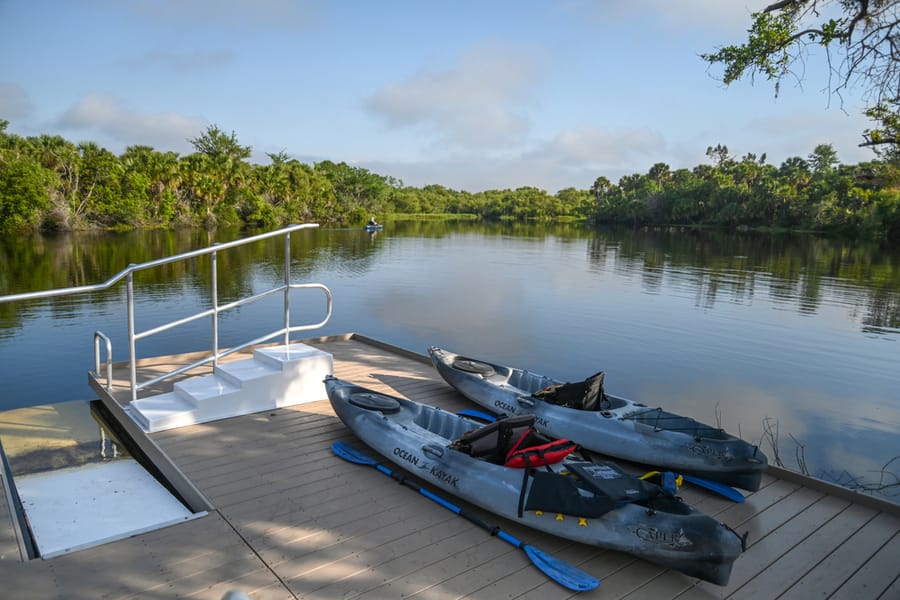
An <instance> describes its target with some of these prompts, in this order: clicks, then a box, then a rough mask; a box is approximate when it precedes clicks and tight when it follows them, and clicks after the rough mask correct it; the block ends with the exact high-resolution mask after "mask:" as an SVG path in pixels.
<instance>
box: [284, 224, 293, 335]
mask: <svg viewBox="0 0 900 600" xmlns="http://www.w3.org/2000/svg"><path fill="white" fill-rule="evenodd" d="M290 343H291V233H290V232H287V233H285V234H284V345H285V346H288V345H290Z"/></svg>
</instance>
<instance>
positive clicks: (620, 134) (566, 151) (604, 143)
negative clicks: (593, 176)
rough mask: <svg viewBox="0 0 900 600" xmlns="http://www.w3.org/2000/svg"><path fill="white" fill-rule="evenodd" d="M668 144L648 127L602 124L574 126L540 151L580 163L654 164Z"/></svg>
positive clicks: (603, 165) (624, 165) (566, 161)
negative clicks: (633, 127) (622, 127)
mask: <svg viewBox="0 0 900 600" xmlns="http://www.w3.org/2000/svg"><path fill="white" fill-rule="evenodd" d="M665 147H666V142H665V139H664V138H663V136H662V135H661V134H659V133H658V132H656V131H653V130H651V129H647V128H640V129H620V130H609V129H604V128H598V127H583V128H579V129H570V130H567V131H564V132H562V133H560V134H559V135H557V136H556V138H555V139H554V140H553V141H551V142H549V143H548V144H546V145H544V146H543V147H541V148H540V149H539V150H538V151H537V152H536V154H539V155H543V156H547V157H551V158H552V160H553V161H555V162H559V163H564V164H574V165H578V166H593V167H598V168H603V167H617V168H622V167H627V166H628V165H633V164H643V163H645V162H647V163H648V164H650V161H651V160H652V159H651V157H653V156H659V155H660V154H661V153H662V152H663V151H664V150H665Z"/></svg>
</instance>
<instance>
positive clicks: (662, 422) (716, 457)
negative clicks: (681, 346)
mask: <svg viewBox="0 0 900 600" xmlns="http://www.w3.org/2000/svg"><path fill="white" fill-rule="evenodd" d="M428 352H429V354H430V355H431V360H432V363H433V364H434V366H435V368H436V369H437V371H438V373H440V375H441V377H443V378H444V380H445V381H446V382H447V383H449V384H450V385H451V386H453V387H454V388H456V390H457V391H459V392H460V393H461V394H462V395H463V396H465V397H466V398H468V399H469V400H471V401H473V402H475V403H476V404H479V405H480V406H482V407H484V408H486V409H488V410H490V411H492V412H494V413H500V414H506V415H510V416H511V415H534V416H535V419H536V425H537V427H538V428H539V429H540V430H541V431H543V432H544V433H546V434H548V435H550V436H552V437H562V438H568V439H571V440H572V441H574V442H576V443H578V444H579V445H581V446H582V447H583V448H586V449H588V450H591V451H593V452H598V453H601V454H605V455H608V456H614V457H616V458H620V459H623V460H629V461H633V462H638V463H643V464H647V465H653V466H654V467H662V468H665V469H671V470H674V471H677V472H679V473H684V474H689V475H695V476H698V477H702V478H705V479H709V480H712V481H716V482H719V483H723V484H726V485H730V486H735V487H739V488H742V489H745V490H750V491H756V490H758V489H759V486H760V482H761V479H762V474H763V472H764V471H765V469H766V466H767V464H768V461H767V458H766V456H765V454H764V453H763V452H762V451H761V450H760V449H759V447H757V446H755V445H753V444H750V443H748V442H746V441H744V440H741V439H739V438H737V437H735V436H733V435H731V434H728V433H727V432H724V431H722V430H721V429H716V428H713V427H711V426H709V425H705V424H703V423H700V422H698V421H696V420H694V419H691V418H688V417H683V416H681V415H677V414H674V413H671V412H667V411H664V410H662V409H660V408H654V407H648V406H647V405H645V404H641V403H637V402H633V401H631V400H627V399H625V398H620V397H618V396H612V395H606V396H605V399H606V400H605V403H604V404H601V405H600V406H599V407H598V410H578V409H574V408H567V407H564V406H558V405H556V404H553V403H551V402H548V401H546V400H542V399H540V398H536V397H535V396H534V395H533V394H534V392H537V391H538V390H541V389H545V388H547V387H548V386H552V385H558V384H561V383H563V382H561V381H558V380H555V379H551V378H549V377H546V376H543V375H539V374H537V373H531V372H529V371H526V370H524V369H516V368H513V367H508V366H505V365H500V364H495V363H490V362H487V361H481V360H476V359H471V358H466V357H463V356H460V355H458V354H455V353H452V352H449V351H447V350H444V349H442V348H437V347H432V348H429V350H428Z"/></svg>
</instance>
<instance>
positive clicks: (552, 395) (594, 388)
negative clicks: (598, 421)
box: [532, 371, 609, 410]
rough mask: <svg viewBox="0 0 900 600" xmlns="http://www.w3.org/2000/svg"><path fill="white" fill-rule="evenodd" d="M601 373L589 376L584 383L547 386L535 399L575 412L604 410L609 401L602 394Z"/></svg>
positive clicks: (602, 375)
mask: <svg viewBox="0 0 900 600" xmlns="http://www.w3.org/2000/svg"><path fill="white" fill-rule="evenodd" d="M604 377H605V374H604V373H603V371H600V372H599V373H596V374H594V375H591V376H590V377H588V378H587V379H585V380H584V381H578V382H575V383H562V384H556V385H551V386H547V387H545V388H543V389H540V390H538V391H536V392H534V394H532V395H533V396H534V397H535V398H539V399H541V400H545V401H547V402H550V403H551V404H556V405H557V406H564V407H566V408H574V409H577V410H606V409H607V408H609V406H608V404H609V401H608V400H607V399H606V394H605V393H604V392H603V379H604Z"/></svg>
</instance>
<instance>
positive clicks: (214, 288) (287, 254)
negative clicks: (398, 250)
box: [0, 223, 333, 401]
mask: <svg viewBox="0 0 900 600" xmlns="http://www.w3.org/2000/svg"><path fill="white" fill-rule="evenodd" d="M314 227H318V224H316V223H304V224H302V225H291V226H290V227H285V228H283V229H278V230H276V231H270V232H268V233H263V234H259V235H254V236H251V237H248V238H244V239H241V240H234V241H231V242H225V243H219V244H214V245H212V246H209V247H207V248H202V249H200V250H192V251H190V252H184V253H182V254H176V255H174V256H169V257H166V258H161V259H158V260H152V261H148V262H144V263H141V264H138V265H134V264H132V265H128V267H127V268H125V269H123V270H122V271H120V272H119V273H116V274H115V275H113V276H112V277H111V278H109V279H108V280H106V281H105V282H103V283H98V284H95V285H82V286H77V287H69V288H60V289H55V290H44V291H40V292H27V293H24V294H11V295H8V296H0V304H2V303H5V302H16V301H21V300H35V299H43V298H52V297H55V296H68V295H74V294H84V293H89V292H96V291H101V290H106V289H108V288H110V287H112V286H113V285H115V284H116V283H119V282H120V281H122V280H123V279H124V280H125V281H126V284H127V309H128V356H129V367H130V376H129V381H130V384H131V399H132V401H134V400H137V392H138V390H140V389H143V388H145V387H148V386H151V385H154V384H156V383H159V382H160V381H163V380H166V379H169V378H171V377H174V376H175V375H180V374H182V373H184V372H186V371H189V370H191V369H194V368H196V367H199V366H202V365H204V364H207V363H210V362H211V363H213V364H214V365H218V364H219V359H220V358H224V357H225V356H228V355H230V354H233V353H235V352H239V351H240V350H243V349H245V348H248V347H250V346H253V345H255V344H260V343H262V342H265V341H268V340H271V339H273V338H275V337H277V336H279V335H283V336H284V344H285V345H287V344H289V343H290V337H291V333H295V332H298V331H308V330H310V329H317V328H319V327H322V326H324V325H325V324H326V323H328V321H329V320H330V319H331V314H332V302H333V298H332V295H331V290H329V289H328V288H327V287H326V286H324V285H323V284H320V283H303V284H298V283H291V232H294V231H298V230H300V229H309V228H314ZM278 236H284V283H283V284H281V285H279V286H276V287H275V288H273V289H270V290H266V291H264V292H261V293H258V294H255V295H253V296H249V297H247V298H241V299H238V300H236V301H234V302H230V303H228V304H225V305H222V306H219V298H218V270H217V269H218V268H217V260H216V259H217V254H218V253H219V252H221V251H222V250H227V249H229V248H236V247H238V246H243V245H246V244H250V243H253V242H258V241H260V240H264V239H269V238H273V237H278ZM207 254H209V255H211V278H212V279H211V283H210V302H211V305H212V307H211V308H209V309H206V310H203V311H200V312H198V313H196V314H194V315H190V316H187V317H184V318H181V319H177V320H175V321H171V322H168V323H164V324H162V325H159V326H157V327H154V328H152V329H148V330H146V331H141V332H137V331H135V326H134V323H135V319H134V304H135V303H134V274H135V273H136V272H138V271H143V270H146V269H152V268H155V267H159V266H162V265H167V264H171V263H174V262H178V261H183V260H187V259H191V258H196V257H198V256H204V255H207ZM295 289H318V290H321V291H322V292H323V293H324V294H325V299H326V315H325V318H324V319H323V320H321V321H320V322H318V323H312V324H308V325H296V326H292V325H291V319H290V314H291V305H290V292H291V290H295ZM278 292H283V293H284V326H283V327H282V328H280V329H277V330H275V331H272V332H269V333H266V334H264V335H262V336H260V337H258V338H255V339H253V340H250V341H248V342H244V343H241V344H239V345H237V346H233V347H231V348H229V349H228V350H225V351H221V352H220V351H219V315H220V314H221V313H222V312H225V311H227V310H230V309H232V308H236V307H238V306H243V305H245V304H250V303H252V302H256V301H258V300H262V299H263V298H266V297H268V296H271V295H272V294H277V293H278ZM204 317H210V318H211V321H212V323H211V325H212V354H211V355H210V356H208V357H204V358H202V359H200V360H198V361H195V362H193V363H191V364H189V365H184V366H182V367H179V368H177V369H173V370H172V371H169V372H166V373H162V374H161V375H158V376H157V377H154V378H152V379H149V380H147V381H143V382H141V383H138V381H137V367H136V357H137V352H136V348H135V345H136V342H137V341H139V340H141V339H144V338H147V337H150V336H152V335H155V334H157V333H161V332H163V331H168V330H170V329H173V328H175V327H179V326H181V325H185V324H187V323H191V322H193V321H196V320H198V319H202V318H204ZM101 340H104V341H105V343H106V344H105V346H106V380H107V381H106V388H107V389H109V390H111V389H112V341H111V340H110V338H109V337H108V336H107V335H105V334H104V333H102V332H100V331H96V332H95V333H94V369H95V372H94V376H95V377H97V378H98V379H99V378H100V341H101Z"/></svg>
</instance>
